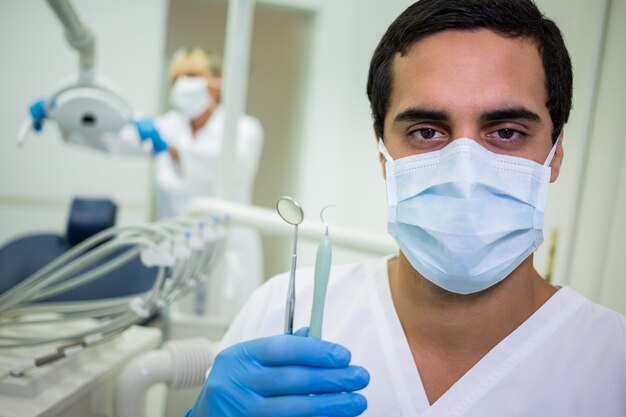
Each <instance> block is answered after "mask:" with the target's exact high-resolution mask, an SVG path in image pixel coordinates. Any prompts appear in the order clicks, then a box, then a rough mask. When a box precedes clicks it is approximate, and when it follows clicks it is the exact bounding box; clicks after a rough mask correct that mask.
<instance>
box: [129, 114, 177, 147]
mask: <svg viewBox="0 0 626 417" xmlns="http://www.w3.org/2000/svg"><path fill="white" fill-rule="evenodd" d="M135 126H136V127H137V132H138V133H139V137H140V138H141V140H142V141H144V140H146V139H150V140H151V141H152V152H153V153H154V154H155V155H156V154H159V153H161V152H165V151H167V150H168V148H169V146H168V144H167V142H165V141H164V140H163V138H161V134H160V133H159V131H158V130H157V128H156V126H155V124H154V119H152V118H151V117H147V118H145V119H139V120H135Z"/></svg>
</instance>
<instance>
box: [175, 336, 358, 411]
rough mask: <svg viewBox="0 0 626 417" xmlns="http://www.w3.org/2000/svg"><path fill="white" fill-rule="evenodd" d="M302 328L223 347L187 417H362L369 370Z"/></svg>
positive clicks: (343, 348)
mask: <svg viewBox="0 0 626 417" xmlns="http://www.w3.org/2000/svg"><path fill="white" fill-rule="evenodd" d="M305 335H306V329H301V330H300V331H298V332H297V333H296V334H294V335H280V336H272V337H266V338H262V339H255V340H251V341H248V342H243V343H239V344H237V345H233V346H231V347H229V348H227V349H225V350H224V351H222V352H220V353H219V354H218V355H217V357H216V358H215V361H214V363H213V367H212V368H211V371H210V372H209V376H208V378H207V380H206V382H205V384H204V386H203V387H202V390H201V391H200V395H199V396H198V399H197V400H196V403H195V404H194V406H193V408H192V409H191V410H190V411H189V412H188V413H187V414H186V415H185V416H186V417H208V416H210V417H244V416H273V417H304V416H322V415H326V416H331V415H332V416H346V417H348V416H358V415H360V414H361V413H363V412H364V411H365V409H366V408H367V400H366V399H365V397H363V396H362V395H361V394H358V393H355V392H353V391H358V390H361V389H363V388H365V387H366V386H367V385H368V384H369V379H370V377H369V373H368V372H367V371H366V370H365V369H364V368H361V367H359V366H353V365H350V360H351V354H350V351H348V350H347V349H346V348H345V347H343V346H341V345H338V344H335V343H330V342H326V341H323V340H318V339H315V338H311V337H303V336H305Z"/></svg>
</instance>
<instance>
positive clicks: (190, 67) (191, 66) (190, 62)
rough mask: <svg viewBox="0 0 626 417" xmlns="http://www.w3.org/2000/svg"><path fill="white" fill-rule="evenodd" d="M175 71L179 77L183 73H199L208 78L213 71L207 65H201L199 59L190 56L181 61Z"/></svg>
mask: <svg viewBox="0 0 626 417" xmlns="http://www.w3.org/2000/svg"><path fill="white" fill-rule="evenodd" d="M175 73H176V76H177V77H178V76H181V75H198V76H203V77H206V78H209V77H211V73H210V71H209V70H208V69H207V68H206V67H204V66H202V65H200V64H199V63H198V62H197V60H194V59H192V58H191V57H189V56H188V57H185V58H184V59H183V60H181V61H180V63H179V64H178V66H177V67H176V70H175Z"/></svg>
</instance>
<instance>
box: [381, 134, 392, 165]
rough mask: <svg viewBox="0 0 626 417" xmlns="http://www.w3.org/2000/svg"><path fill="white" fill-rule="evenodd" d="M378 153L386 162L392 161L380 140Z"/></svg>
mask: <svg viewBox="0 0 626 417" xmlns="http://www.w3.org/2000/svg"><path fill="white" fill-rule="evenodd" d="M378 152H380V153H382V154H383V156H384V157H385V160H386V161H387V162H390V161H393V158H392V157H391V155H389V151H387V148H386V147H385V143H384V142H383V139H382V138H380V139H378Z"/></svg>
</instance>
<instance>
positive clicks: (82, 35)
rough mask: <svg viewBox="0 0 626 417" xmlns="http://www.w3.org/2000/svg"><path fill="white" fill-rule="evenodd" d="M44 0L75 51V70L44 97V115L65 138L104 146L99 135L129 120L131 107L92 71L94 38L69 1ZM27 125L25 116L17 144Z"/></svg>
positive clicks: (23, 137) (115, 131)
mask: <svg viewBox="0 0 626 417" xmlns="http://www.w3.org/2000/svg"><path fill="white" fill-rule="evenodd" d="M47 2H48V5H49V6H50V7H51V8H52V10H53V11H54V13H55V14H56V16H57V18H58V19H59V20H60V21H61V23H62V24H63V27H64V29H65V37H66V39H67V41H68V43H69V44H70V45H71V46H72V47H73V48H74V49H76V51H77V52H78V54H79V71H78V75H74V76H71V77H70V80H69V81H65V82H64V83H63V86H62V87H61V88H59V89H58V90H57V91H56V92H55V93H53V94H52V96H51V97H50V98H49V99H48V100H47V102H46V103H45V115H46V118H48V119H50V120H53V121H55V122H56V124H57V125H58V127H59V129H60V131H61V134H62V136H63V138H64V139H65V140H66V141H68V142H75V141H78V140H79V139H83V141H82V142H84V141H85V140H86V141H88V142H89V143H90V144H93V146H94V147H95V148H100V149H104V145H102V143H101V140H100V138H101V137H102V136H103V135H105V134H107V133H117V132H119V130H120V129H121V128H122V127H123V126H124V125H126V124H127V123H130V122H132V108H131V107H130V105H129V104H128V103H127V102H126V100H124V99H123V98H122V97H121V96H120V95H119V94H118V93H117V92H116V91H115V90H116V89H115V87H114V86H113V84H112V83H111V81H108V80H107V79H106V78H104V77H103V76H101V75H97V74H96V73H95V70H94V63H95V39H94V37H93V35H92V34H91V32H90V31H89V29H87V27H86V26H85V25H84V24H83V23H82V22H81V20H80V18H79V17H78V15H77V14H76V11H75V10H74V8H73V7H72V6H71V4H70V3H69V0H47ZM30 128H31V120H30V118H28V119H27V120H25V121H24V123H23V124H22V126H21V128H20V131H19V133H18V139H17V141H18V144H22V143H23V142H24V141H25V139H26V137H27V135H28V133H29V131H30Z"/></svg>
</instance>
